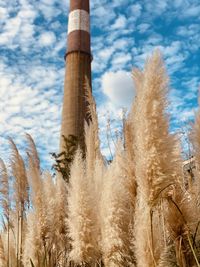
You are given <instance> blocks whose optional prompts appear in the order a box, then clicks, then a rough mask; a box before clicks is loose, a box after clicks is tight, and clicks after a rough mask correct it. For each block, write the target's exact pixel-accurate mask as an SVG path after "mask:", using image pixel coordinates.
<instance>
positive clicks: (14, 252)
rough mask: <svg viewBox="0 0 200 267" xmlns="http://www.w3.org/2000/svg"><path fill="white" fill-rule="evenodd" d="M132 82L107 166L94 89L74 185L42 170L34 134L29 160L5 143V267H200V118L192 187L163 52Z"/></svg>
mask: <svg viewBox="0 0 200 267" xmlns="http://www.w3.org/2000/svg"><path fill="white" fill-rule="evenodd" d="M132 76H133V82H134V85H135V90H136V96H135V98H134V101H133V104H132V106H131V109H130V111H129V113H128V115H127V117H126V118H124V121H123V122H124V125H123V126H124V127H123V136H122V138H121V140H118V141H117V142H116V144H117V145H116V153H115V156H114V158H113V160H112V161H111V162H110V163H109V164H108V163H107V162H106V161H105V160H104V159H103V157H102V155H101V151H100V140H99V136H98V118H97V113H96V105H95V101H94V99H93V97H92V94H91V88H90V86H89V82H88V81H86V83H85V90H86V91H87V93H86V96H85V97H86V100H87V102H88V114H87V121H86V122H85V142H84V146H83V144H80V148H78V149H77V151H76V154H75V157H74V159H73V161H72V163H71V165H70V175H69V183H66V181H64V179H63V178H62V175H61V174H60V173H56V175H51V173H49V172H47V171H44V172H43V171H42V170H41V168H40V159H39V156H38V153H37V149H36V146H35V144H34V141H33V139H32V137H31V136H30V135H26V140H27V145H28V147H27V158H26V159H23V158H22V156H21V154H20V152H19V151H18V148H17V146H16V145H15V143H14V141H13V140H11V139H10V140H9V142H10V146H11V159H10V164H9V165H8V166H7V165H6V164H5V163H4V162H3V161H2V160H0V205H1V209H2V228H1V233H0V267H1V266H2V267H69V266H70V267H73V266H87V267H97V266H105V267H128V266H132V267H196V266H197V267H199V266H200V263H199V261H200V229H199V228H200V220H199V217H200V208H199V207H200V199H199V192H200V183H199V177H200V175H199V166H200V138H199V134H200V112H199V111H197V114H196V118H195V122H194V125H193V128H192V135H191V142H192V143H193V147H194V154H195V161H196V165H197V169H196V171H195V176H194V181H191V184H190V187H188V188H186V186H185V177H184V174H183V172H182V166H181V165H182V159H181V156H180V148H179V144H178V142H177V138H176V136H175V135H174V134H171V133H170V132H169V115H168V114H167V112H166V109H167V108H168V101H167V98H168V96H167V94H168V89H169V87H168V77H167V75H166V71H165V67H164V63H163V60H162V57H161V55H160V53H159V52H158V51H156V52H154V54H153V55H152V56H151V57H150V58H149V59H148V60H147V62H146V64H145V68H144V70H139V69H134V70H133V73H132Z"/></svg>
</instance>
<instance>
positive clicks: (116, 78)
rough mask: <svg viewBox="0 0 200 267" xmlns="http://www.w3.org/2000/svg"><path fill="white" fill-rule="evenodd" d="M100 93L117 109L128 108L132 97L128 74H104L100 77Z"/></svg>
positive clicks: (130, 79)
mask: <svg viewBox="0 0 200 267" xmlns="http://www.w3.org/2000/svg"><path fill="white" fill-rule="evenodd" d="M102 91H103V92H104V94H105V95H106V96H107V97H108V98H109V101H110V102H111V103H112V104H113V105H116V106H118V107H127V106H129V105H130V103H131V102H132V99H133V95H134V87H133V81H132V78H131V75H130V73H128V72H126V71H123V70H120V71H117V72H106V73H105V74H104V75H103V77H102Z"/></svg>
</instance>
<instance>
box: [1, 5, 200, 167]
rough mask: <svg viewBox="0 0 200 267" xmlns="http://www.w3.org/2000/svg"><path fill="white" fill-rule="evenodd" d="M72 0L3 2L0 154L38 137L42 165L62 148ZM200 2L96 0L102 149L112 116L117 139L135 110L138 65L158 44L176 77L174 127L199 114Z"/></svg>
mask: <svg viewBox="0 0 200 267" xmlns="http://www.w3.org/2000/svg"><path fill="white" fill-rule="evenodd" d="M68 5H69V0H6V1H5V0H0V51H1V52H0V157H2V158H4V159H7V158H8V156H9V149H8V142H7V137H8V136H10V137H12V138H13V139H14V141H15V142H16V144H17V145H18V147H19V149H20V151H24V148H25V147H26V142H25V138H24V133H25V132H28V133H30V134H31V135H32V137H33V138H34V140H35V142H36V145H37V147H38V150H39V153H40V156H41V158H42V162H43V168H46V167H47V166H48V167H49V166H50V165H51V161H50V156H49V153H50V152H55V151H57V150H58V143H59V131H60V121H61V109H62V96H63V83H64V68H65V62H64V54H65V50H66V37H67V16H68ZM199 14H200V2H199V0H162V1H160V0H155V1H149V0H117V1H116V0H91V31H92V53H93V58H94V59H93V62H92V70H93V92H94V96H95V99H96V102H97V107H98V113H99V121H100V128H101V139H102V151H103V153H104V154H106V155H108V154H109V152H108V149H107V141H105V140H104V139H106V138H104V137H105V135H104V132H105V131H106V125H107V120H108V118H109V117H110V119H111V125H112V128H113V130H112V131H113V134H115V127H116V126H117V125H118V122H119V121H120V118H121V109H122V108H123V107H125V108H128V107H129V106H130V103H131V100H132V97H133V93H134V88H133V84H132V80H131V77H130V72H131V69H132V67H133V66H137V67H142V66H143V64H144V60H145V58H146V57H147V55H149V54H150V53H151V52H152V51H153V50H154V49H155V48H156V47H159V48H160V50H161V51H162V52H163V56H164V59H165V62H166V66H167V70H168V73H169V75H170V77H171V91H170V96H169V98H170V103H171V105H170V112H171V114H172V119H171V127H172V130H175V131H178V130H179V129H181V127H183V125H185V124H186V123H187V122H188V121H189V120H191V119H192V118H193V116H194V110H195V109H196V107H197V92H198V86H199V84H200V75H199V74H200V65H199V64H200V49H199V40H200V16H199Z"/></svg>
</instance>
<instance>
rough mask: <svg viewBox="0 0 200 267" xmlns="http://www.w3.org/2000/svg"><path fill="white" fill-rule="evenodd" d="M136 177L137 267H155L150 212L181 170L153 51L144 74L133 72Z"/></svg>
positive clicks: (160, 71)
mask: <svg viewBox="0 0 200 267" xmlns="http://www.w3.org/2000/svg"><path fill="white" fill-rule="evenodd" d="M133 78H134V81H136V83H135V85H136V86H137V88H136V92H137V95H136V103H135V107H134V109H135V119H134V123H135V125H136V127H135V135H134V136H135V147H136V150H135V163H136V165H135V174H136V179H137V185H138V188H137V204H136V213H135V243H136V246H137V248H136V256H137V262H138V266H139V267H147V266H156V261H157V259H156V258H155V255H154V252H155V251H154V248H156V247H157V244H155V243H154V242H155V240H153V232H152V221H153V208H154V206H155V204H156V203H158V200H159V199H160V198H161V196H165V195H167V193H168V192H169V190H170V186H171V185H173V184H175V182H176V179H177V172H178V170H179V169H180V167H179V164H178V159H177V155H176V146H177V144H176V139H175V136H173V135H172V134H169V119H168V116H167V115H166V107H167V100H166V94H167V89H168V78H167V76H166V73H165V68H164V64H163V61H162V59H161V55H160V53H159V52H158V51H156V52H155V53H154V54H153V56H152V57H151V58H150V59H149V60H148V61H147V63H146V66H145V70H144V73H143V74H142V73H141V72H140V71H136V70H135V71H134V73H133Z"/></svg>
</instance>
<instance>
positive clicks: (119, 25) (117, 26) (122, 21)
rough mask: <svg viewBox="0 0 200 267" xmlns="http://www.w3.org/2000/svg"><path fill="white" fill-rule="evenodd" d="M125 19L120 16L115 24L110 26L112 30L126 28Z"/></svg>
mask: <svg viewBox="0 0 200 267" xmlns="http://www.w3.org/2000/svg"><path fill="white" fill-rule="evenodd" d="M126 23H127V21H126V17H125V16H123V15H120V16H119V17H118V18H117V19H116V20H115V23H114V24H113V25H112V26H111V29H112V30H119V29H122V28H125V27H126Z"/></svg>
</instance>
